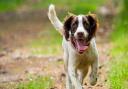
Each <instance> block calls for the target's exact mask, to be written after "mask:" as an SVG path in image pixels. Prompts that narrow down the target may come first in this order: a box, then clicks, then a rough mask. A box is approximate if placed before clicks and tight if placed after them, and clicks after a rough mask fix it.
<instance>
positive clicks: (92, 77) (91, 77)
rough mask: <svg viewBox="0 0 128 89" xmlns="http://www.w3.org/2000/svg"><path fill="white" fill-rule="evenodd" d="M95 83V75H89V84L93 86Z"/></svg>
mask: <svg viewBox="0 0 128 89" xmlns="http://www.w3.org/2000/svg"><path fill="white" fill-rule="evenodd" d="M96 83H97V76H94V75H90V84H91V85H92V86H94V85H95V84H96Z"/></svg>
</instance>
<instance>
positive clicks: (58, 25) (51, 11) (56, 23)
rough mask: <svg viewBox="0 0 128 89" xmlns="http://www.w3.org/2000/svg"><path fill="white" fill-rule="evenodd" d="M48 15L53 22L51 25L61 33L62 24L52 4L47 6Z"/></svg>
mask: <svg viewBox="0 0 128 89" xmlns="http://www.w3.org/2000/svg"><path fill="white" fill-rule="evenodd" d="M48 17H49V19H50V21H51V23H52V24H53V26H54V27H55V28H56V30H58V31H59V32H60V34H61V35H63V24H62V23H61V21H60V20H59V19H58V17H57V16H56V12H55V7H54V5H53V4H51V5H50V6H49V12H48Z"/></svg>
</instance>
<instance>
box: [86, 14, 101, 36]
mask: <svg viewBox="0 0 128 89" xmlns="http://www.w3.org/2000/svg"><path fill="white" fill-rule="evenodd" d="M87 19H88V22H89V30H90V32H91V33H92V35H95V33H96V30H97V28H98V26H99V24H98V20H97V17H96V15H95V14H89V15H87Z"/></svg>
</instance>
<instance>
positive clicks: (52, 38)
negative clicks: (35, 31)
mask: <svg viewBox="0 0 128 89" xmlns="http://www.w3.org/2000/svg"><path fill="white" fill-rule="evenodd" d="M39 35H40V36H41V37H40V38H39V39H35V40H32V41H31V42H30V44H29V48H32V54H33V55H48V56H49V55H58V54H61V53H62V50H61V49H62V47H61V40H62V36H61V35H60V34H59V33H58V32H57V31H56V30H55V29H51V28H47V30H43V31H42V32H41V33H40V34H39Z"/></svg>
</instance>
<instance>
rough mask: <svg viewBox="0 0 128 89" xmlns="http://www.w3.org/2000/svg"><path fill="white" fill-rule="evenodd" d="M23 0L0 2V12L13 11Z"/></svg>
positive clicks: (3, 0) (4, 0)
mask: <svg viewBox="0 0 128 89" xmlns="http://www.w3.org/2000/svg"><path fill="white" fill-rule="evenodd" d="M24 1H25V0H0V12H8V11H9V12H10V11H15V10H16V9H17V8H18V7H19V6H21V5H22V4H23V3H24Z"/></svg>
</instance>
